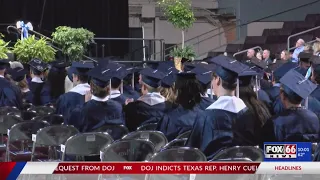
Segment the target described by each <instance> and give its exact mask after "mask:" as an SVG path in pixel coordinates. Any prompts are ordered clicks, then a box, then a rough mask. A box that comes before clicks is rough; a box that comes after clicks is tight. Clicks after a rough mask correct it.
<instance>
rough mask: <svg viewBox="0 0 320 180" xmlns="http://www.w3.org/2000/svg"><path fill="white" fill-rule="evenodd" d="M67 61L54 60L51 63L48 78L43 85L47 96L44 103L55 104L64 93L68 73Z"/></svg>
mask: <svg viewBox="0 0 320 180" xmlns="http://www.w3.org/2000/svg"><path fill="white" fill-rule="evenodd" d="M66 66H67V64H66V62H64V61H53V62H52V63H51V65H50V68H49V72H48V74H47V79H46V82H45V85H44V87H43V92H45V93H44V94H45V97H44V98H43V99H44V100H43V104H55V103H56V101H57V99H58V98H59V97H60V96H61V95H62V94H64V91H65V88H64V80H65V77H66V75H67V72H66Z"/></svg>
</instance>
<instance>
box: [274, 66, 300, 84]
mask: <svg viewBox="0 0 320 180" xmlns="http://www.w3.org/2000/svg"><path fill="white" fill-rule="evenodd" d="M295 68H297V64H296V63H293V62H287V63H284V64H283V65H281V66H280V67H278V68H277V69H276V70H275V71H274V72H273V76H272V82H273V83H274V84H275V83H280V79H281V78H282V77H283V76H284V75H285V74H286V73H287V72H288V71H290V70H291V69H295Z"/></svg>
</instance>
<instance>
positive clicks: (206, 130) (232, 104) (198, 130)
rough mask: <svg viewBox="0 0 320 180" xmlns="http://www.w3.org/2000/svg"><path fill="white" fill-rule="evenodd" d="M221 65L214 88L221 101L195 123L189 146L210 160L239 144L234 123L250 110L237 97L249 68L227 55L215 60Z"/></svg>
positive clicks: (214, 80)
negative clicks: (239, 76) (243, 74)
mask: <svg viewBox="0 0 320 180" xmlns="http://www.w3.org/2000/svg"><path fill="white" fill-rule="evenodd" d="M211 61H213V62H214V63H215V64H217V65H218V67H217V69H216V70H215V71H216V72H215V73H214V74H213V79H212V88H213V91H214V94H215V95H217V97H218V100H217V101H215V102H214V103H213V104H212V105H210V106H209V107H208V108H207V109H206V110H205V111H204V112H203V113H199V115H198V116H197V118H196V120H195V124H194V126H193V129H192V132H191V135H190V137H189V139H188V142H187V146H189V147H195V148H198V149H200V150H201V151H202V152H204V154H205V155H206V156H207V159H212V157H213V156H214V155H215V154H216V153H218V152H219V151H220V150H222V149H224V148H227V147H230V146H233V145H235V144H238V143H237V142H236V140H235V139H234V136H233V134H234V133H233V123H234V122H235V121H236V120H237V119H238V118H241V117H242V114H244V113H245V112H246V111H247V107H246V105H245V104H244V102H243V101H242V100H241V99H240V98H238V97H236V96H235V91H236V89H237V84H238V83H237V82H238V75H239V74H240V73H241V72H243V71H244V70H246V69H247V68H248V66H246V65H244V64H242V63H240V62H238V61H236V60H233V59H230V58H229V57H226V56H217V57H215V58H213V59H211Z"/></svg>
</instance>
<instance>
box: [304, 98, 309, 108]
mask: <svg viewBox="0 0 320 180" xmlns="http://www.w3.org/2000/svg"><path fill="white" fill-rule="evenodd" d="M308 101H309V98H308V97H307V98H306V100H305V102H304V107H305V108H306V109H308V105H309V103H308Z"/></svg>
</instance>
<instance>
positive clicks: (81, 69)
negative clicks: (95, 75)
mask: <svg viewBox="0 0 320 180" xmlns="http://www.w3.org/2000/svg"><path fill="white" fill-rule="evenodd" d="M71 67H72V68H69V69H70V71H72V74H78V75H87V73H88V71H89V70H90V69H92V68H94V67H95V65H94V62H92V61H79V62H73V63H72V65H71Z"/></svg>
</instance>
